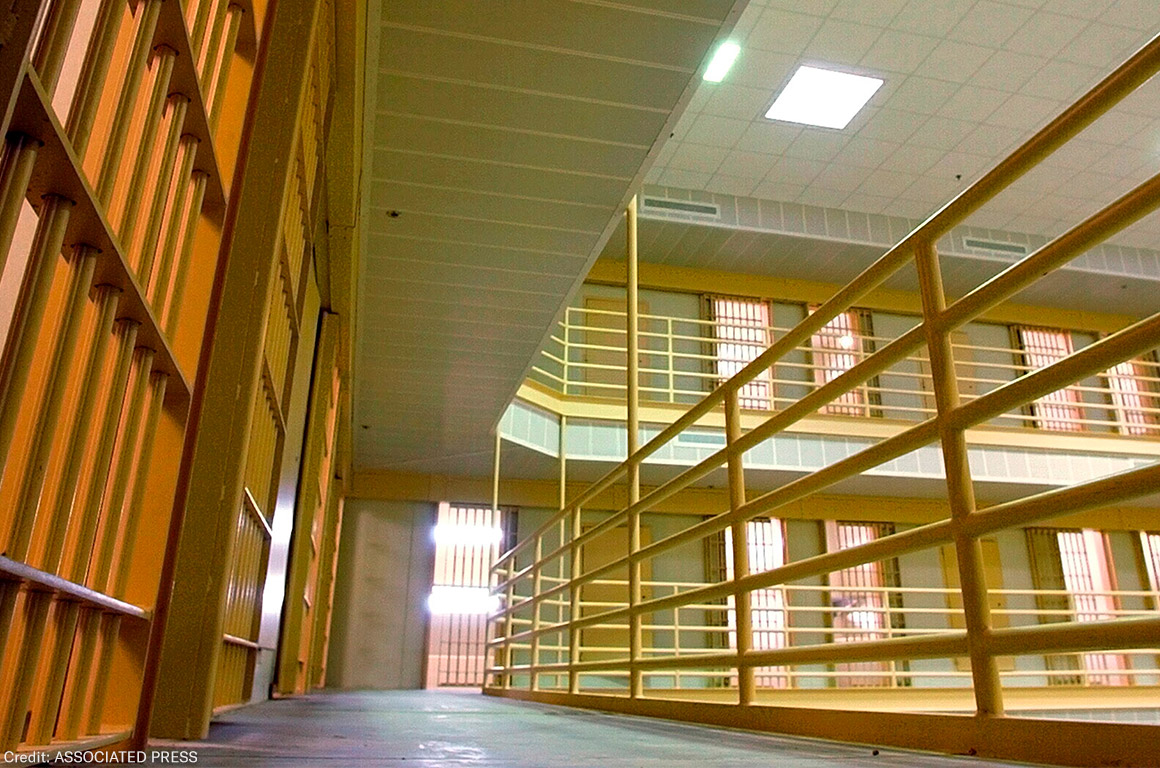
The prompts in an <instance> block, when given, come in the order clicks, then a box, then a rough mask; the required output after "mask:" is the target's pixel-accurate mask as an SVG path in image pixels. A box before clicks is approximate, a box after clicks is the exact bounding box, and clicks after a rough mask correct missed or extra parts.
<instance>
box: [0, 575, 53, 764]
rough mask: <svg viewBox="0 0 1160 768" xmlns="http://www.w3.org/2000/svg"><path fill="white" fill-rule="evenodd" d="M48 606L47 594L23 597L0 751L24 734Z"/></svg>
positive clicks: (33, 593) (49, 599)
mask: <svg viewBox="0 0 1160 768" xmlns="http://www.w3.org/2000/svg"><path fill="white" fill-rule="evenodd" d="M51 605H52V593H51V592H35V591H29V592H28V593H27V594H26V595H25V601H24V611H25V614H26V620H25V625H24V632H23V638H22V642H21V644H20V650H19V651H18V652H17V661H16V676H15V678H14V679H13V681H12V691H11V698H10V699H9V700H8V707H7V709H6V710H5V713H4V730H3V732H2V733H0V749H3V750H4V751H6V752H7V751H9V750H12V749H15V748H16V745H17V744H19V743H20V739H21V737H22V735H23V733H24V721H25V719H26V716H27V713H28V702H29V701H30V700H31V698H32V683H33V680H34V679H35V678H36V669H37V664H36V659H37V657H38V656H39V655H40V646H41V644H42V643H43V642H44V626H45V624H46V623H47V619H48V609H49V607H50V606H51Z"/></svg>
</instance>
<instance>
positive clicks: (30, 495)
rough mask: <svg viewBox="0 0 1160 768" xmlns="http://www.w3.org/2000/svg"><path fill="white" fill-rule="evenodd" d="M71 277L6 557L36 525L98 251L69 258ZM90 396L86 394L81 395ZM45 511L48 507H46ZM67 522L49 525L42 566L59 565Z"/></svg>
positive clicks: (20, 549)
mask: <svg viewBox="0 0 1160 768" xmlns="http://www.w3.org/2000/svg"><path fill="white" fill-rule="evenodd" d="M71 262H72V264H71V267H72V274H71V276H70V280H69V287H68V297H67V299H66V303H65V306H64V317H63V319H62V322H61V326H60V328H59V330H58V331H57V335H56V339H55V341H54V344H53V349H52V352H51V353H50V354H51V358H50V361H49V365H48V372H47V374H46V377H45V382H44V397H43V398H42V399H41V401H40V407H39V409H38V412H37V414H36V418H35V421H34V422H33V427H32V435H31V442H30V445H29V448H28V455H29V459H28V463H27V464H26V466H25V467H24V473H23V476H22V478H21V483H20V492H19V495H18V496H17V502H16V509H15V510H14V513H15V514H14V517H15V521H14V523H13V526H12V527H13V531H14V533H13V535H12V537H11V538H10V539H9V545H8V546H9V550H8V551H9V552H10V553H13V554H11V555H10V556H13V557H16V558H17V559H23V555H22V554H19V553H26V552H27V551H28V545H29V542H30V541H31V539H32V532H33V529H34V527H35V524H36V518H37V511H38V510H39V509H40V508H41V502H42V493H43V491H44V482H45V478H46V477H47V475H48V462H49V459H50V457H51V455H52V449H53V446H54V445H56V437H57V434H56V433H57V427H58V425H59V424H60V416H61V412H62V410H63V409H64V401H65V394H66V391H67V389H68V384H69V380H70V378H71V373H72V368H73V360H74V358H75V357H76V350H77V342H78V340H79V336H80V330H81V324H82V322H83V321H84V317H85V306H86V305H87V304H88V300H89V289H90V288H91V287H92V284H93V270H94V269H95V268H96V265H97V250H96V249H95V248H93V247H91V246H87V245H80V246H77V247H76V248H75V249H74V251H73V254H72V259H71ZM84 394H85V396H88V394H89V393H84ZM46 506H47V505H46ZM67 526H68V517H67V516H65V517H54V518H51V519H50V522H49V533H48V540H47V542H46V543H45V548H46V557H44V559H43V563H44V567H45V568H46V569H47V570H49V571H55V570H56V568H57V566H58V565H59V563H60V552H61V550H63V549H64V540H65V535H66V533H67Z"/></svg>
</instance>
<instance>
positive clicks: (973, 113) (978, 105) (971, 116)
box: [938, 85, 1008, 123]
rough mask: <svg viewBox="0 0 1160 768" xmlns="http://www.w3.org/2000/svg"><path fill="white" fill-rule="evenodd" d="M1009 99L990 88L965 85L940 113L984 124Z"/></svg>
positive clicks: (1006, 95) (944, 105) (942, 107)
mask: <svg viewBox="0 0 1160 768" xmlns="http://www.w3.org/2000/svg"><path fill="white" fill-rule="evenodd" d="M1007 99H1008V94H1006V93H1003V92H1002V91H995V90H992V89H990V88H979V87H977V86H974V85H964V86H962V87H961V88H959V90H958V91H956V92H955V94H954V95H953V96H951V97H950V98H949V99H947V101H946V103H945V104H943V105H942V106H941V107H939V110H938V113H939V114H940V115H943V116H945V117H953V118H955V119H958V120H967V121H969V122H976V123H978V122H983V121H984V120H986V119H987V118H988V117H990V116H991V113H992V112H994V111H995V110H996V109H998V108H999V105H1001V104H1002V103H1003V102H1004V101H1006V100H1007Z"/></svg>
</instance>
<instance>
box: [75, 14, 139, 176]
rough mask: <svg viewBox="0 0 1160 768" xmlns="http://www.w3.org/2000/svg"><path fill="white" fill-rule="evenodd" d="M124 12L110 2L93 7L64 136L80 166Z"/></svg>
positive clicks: (103, 93)
mask: <svg viewBox="0 0 1160 768" xmlns="http://www.w3.org/2000/svg"><path fill="white" fill-rule="evenodd" d="M124 13H125V8H124V6H122V5H121V4H120V3H116V2H112V1H111V0H106V2H102V3H99V4H98V5H97V19H96V21H95V22H94V25H93V34H92V37H91V38H89V46H88V50H87V51H85V60H84V63H83V64H82V66H81V71H80V75H79V76H78V78H77V88H76V91H75V92H74V93H73V101H72V106H71V108H70V109H69V113H68V123H67V133H68V136H69V139H70V140H71V141H72V145H73V151H74V152H75V153H76V156H77V157H78V158H80V160H81V162H82V163H83V162H84V159H85V155H86V153H87V152H88V148H89V141H90V139H91V138H92V135H93V123H94V122H95V121H96V118H97V111H98V109H99V108H100V105H101V100H102V98H103V97H104V95H105V79H106V78H107V77H108V75H109V64H110V63H111V62H112V60H113V51H114V50H115V49H116V43H117V37H118V36H119V34H120V32H121V18H122V17H123V16H124Z"/></svg>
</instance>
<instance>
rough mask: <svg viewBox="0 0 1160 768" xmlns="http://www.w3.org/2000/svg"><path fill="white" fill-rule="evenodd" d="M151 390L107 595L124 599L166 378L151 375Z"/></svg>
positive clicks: (163, 398)
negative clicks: (110, 589) (131, 491)
mask: <svg viewBox="0 0 1160 768" xmlns="http://www.w3.org/2000/svg"><path fill="white" fill-rule="evenodd" d="M146 378H151V379H152V382H151V385H150V386H151V388H152V390H153V392H152V394H151V395H150V401H149V414H148V415H147V416H146V418H145V428H144V435H143V436H142V439H141V449H140V453H139V454H138V456H137V462H136V463H137V470H136V473H135V477H134V478H133V493H132V496H131V497H130V499H129V514H128V516H127V517H126V518H125V524H124V528H125V532H124V534H123V538H122V539H121V549H120V553H119V554H118V555H117V558H118V560H117V572H116V577H115V578H114V580H113V588H112V591H111V592H110V594H112V595H113V596H114V597H118V598H124V597H125V590H126V588H127V587H128V586H129V574H130V572H131V569H132V566H133V550H134V547H135V546H136V544H137V528H138V527H139V525H140V523H141V515H142V513H143V510H144V507H145V492H146V491H147V490H148V486H149V483H148V482H147V480H148V474H149V466H150V464H151V463H152V461H153V448H154V446H155V444H156V442H157V440H156V438H157V426H158V424H160V422H161V414H162V412H163V410H164V406H165V387H166V385H167V384H168V383H169V374H167V373H161V372H155V373H153V374H152V375H151V376H148V375H147V376H146Z"/></svg>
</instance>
